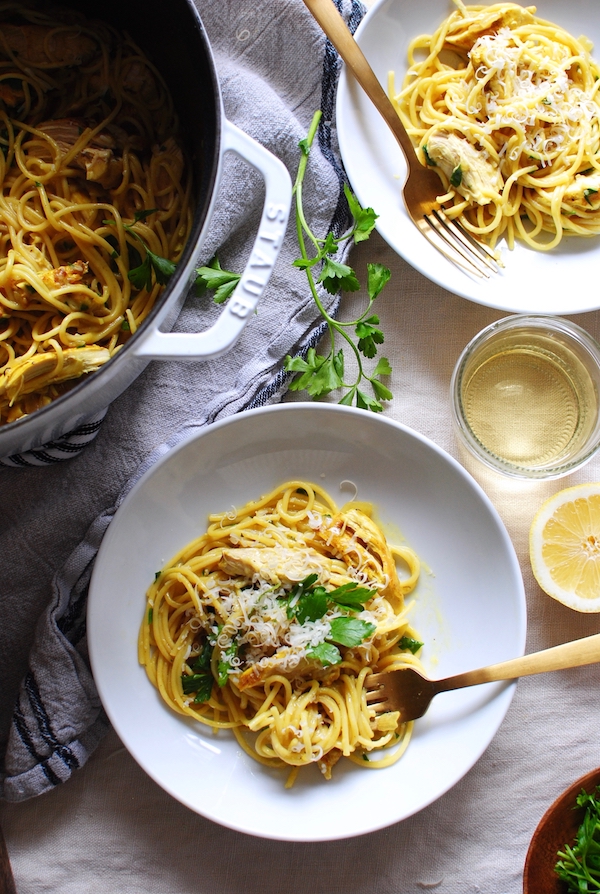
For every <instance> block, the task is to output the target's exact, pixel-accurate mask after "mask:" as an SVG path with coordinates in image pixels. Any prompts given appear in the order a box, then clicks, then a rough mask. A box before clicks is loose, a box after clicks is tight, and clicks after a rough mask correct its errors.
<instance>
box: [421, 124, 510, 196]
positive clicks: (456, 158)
mask: <svg viewBox="0 0 600 894" xmlns="http://www.w3.org/2000/svg"><path fill="white" fill-rule="evenodd" d="M427 155H428V156H429V158H430V159H431V161H432V162H435V164H436V165H438V166H439V167H440V168H441V170H442V171H443V172H444V174H445V175H446V177H447V178H448V180H450V178H451V177H452V175H453V173H454V171H456V170H457V169H458V168H460V182H459V183H458V185H456V186H455V187H454V188H455V189H456V191H457V192H458V193H460V195H461V196H464V197H465V198H466V199H470V200H471V201H473V202H477V204H478V205H487V204H488V203H489V202H490V201H491V200H492V197H493V196H495V195H496V196H497V194H498V193H499V192H501V190H502V185H503V181H502V175H501V174H500V171H499V170H498V169H497V168H496V167H495V166H494V165H493V164H492V163H491V162H490V161H488V160H487V159H486V158H485V156H484V154H483V152H480V151H478V150H477V149H476V148H475V146H472V145H471V143H469V141H468V140H465V139H463V138H462V137H459V136H458V135H457V134H454V133H448V132H447V131H444V130H439V131H436V133H433V134H431V136H430V137H429V139H428V141H427Z"/></svg>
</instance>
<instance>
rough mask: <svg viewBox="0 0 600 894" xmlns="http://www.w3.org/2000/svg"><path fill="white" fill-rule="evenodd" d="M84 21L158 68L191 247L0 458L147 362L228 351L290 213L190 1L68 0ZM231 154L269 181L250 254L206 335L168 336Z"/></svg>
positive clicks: (63, 426) (72, 421) (116, 390)
mask: <svg viewBox="0 0 600 894" xmlns="http://www.w3.org/2000/svg"><path fill="white" fill-rule="evenodd" d="M72 5H73V6H74V7H76V8H77V9H78V10H80V11H82V12H84V13H86V14H89V15H90V17H92V18H93V17H97V18H98V17H102V18H103V19H104V20H106V21H109V22H111V23H112V24H114V25H115V26H116V27H117V28H120V29H123V30H126V31H128V32H129V33H130V34H131V35H132V37H133V38H134V39H135V40H136V42H137V43H138V44H139V45H140V46H141V47H142V48H143V49H144V50H145V52H146V53H147V54H148V56H149V57H150V59H152V60H153V61H154V63H155V64H157V65H158V67H159V68H160V71H161V73H162V75H163V77H164V78H165V80H166V82H167V84H168V85H169V88H170V90H171V93H172V95H173V98H174V101H175V104H176V106H177V110H178V113H179V116H180V119H181V123H182V131H183V133H184V134H185V135H186V137H187V138H188V140H189V144H190V145H189V149H190V152H191V156H192V159H193V165H194V172H195V189H196V213H195V217H194V222H193V227H192V232H191V236H190V239H189V241H188V244H187V246H186V249H185V251H184V254H183V257H182V259H181V261H180V263H179V264H178V265H177V269H176V272H175V273H174V275H173V276H172V277H171V279H170V281H169V284H168V286H167V287H166V288H165V290H164V292H163V293H162V296H161V298H160V299H159V301H158V302H157V304H156V305H155V307H154V309H153V310H152V313H151V314H150V315H149V316H148V318H147V319H146V320H145V321H144V324H143V325H142V326H141V327H140V329H139V330H138V331H137V332H136V333H135V335H134V336H132V338H131V339H130V340H129V341H128V342H127V344H126V345H125V346H124V347H123V348H122V349H121V350H120V351H119V352H118V353H117V354H116V355H115V356H114V357H112V358H111V360H109V361H108V363H106V364H105V365H104V366H103V367H102V368H101V369H100V370H99V371H98V372H96V373H93V374H92V375H90V376H88V377H84V378H82V379H81V380H80V381H79V382H78V383H77V384H76V385H75V386H74V387H73V388H72V389H71V390H70V391H69V392H67V393H66V394H64V395H62V396H61V397H60V398H58V399H57V400H55V401H54V402H53V403H51V404H49V405H48V406H47V407H43V408H42V409H40V410H38V411H37V412H35V413H32V414H31V415H30V416H25V417H24V418H22V419H19V420H17V421H16V422H12V423H9V424H8V425H4V426H1V427H0V457H8V456H11V455H13V454H15V453H22V452H24V451H26V450H31V449H33V448H36V447H39V446H41V445H43V444H47V443H48V442H51V441H54V440H56V439H57V438H59V437H60V436H61V435H63V434H65V433H66V432H69V431H72V430H73V429H75V428H77V427H78V426H80V425H82V424H84V423H85V422H86V420H88V419H90V418H92V417H93V416H95V415H98V414H99V413H100V412H101V411H102V410H104V409H106V407H107V406H108V405H109V404H110V403H111V401H113V400H114V399H115V398H116V397H118V395H119V394H121V393H122V392H123V391H124V390H125V389H126V388H127V387H128V386H129V385H131V383H132V382H133V381H134V379H136V378H137V376H139V374H140V373H141V372H142V370H143V369H144V367H145V366H146V365H147V364H148V362H149V361H150V360H174V359H178V360H186V359H187V360H198V359H203V358H205V359H209V358H213V357H218V356H220V355H221V354H224V353H226V352H227V351H229V350H230V349H231V348H232V347H233V345H234V344H235V342H236V341H237V339H238V338H239V336H240V335H241V333H242V330H243V329H244V327H245V325H246V323H247V321H248V320H249V319H250V317H251V315H252V312H253V311H254V309H255V307H256V304H257V302H258V301H259V299H260V297H261V295H262V294H263V292H264V289H265V287H266V285H267V282H268V280H269V277H270V274H271V271H272V269H273V266H274V264H275V261H276V259H277V256H278V254H279V249H280V247H281V244H282V242H283V236H284V233H285V229H286V225H287V220H288V216H289V210H290V205H291V181H290V177H289V174H288V172H287V170H286V168H285V167H284V165H283V164H282V163H281V161H279V160H278V159H277V158H275V156H273V155H272V154H271V153H270V152H268V151H267V150H266V149H264V148H263V147H262V146H261V145H260V144H259V143H257V142H256V141H255V140H253V139H251V138H250V137H249V136H247V134H245V133H243V131H241V130H239V128H237V127H236V126H235V125H234V124H232V123H231V122H230V121H228V120H227V119H226V117H225V115H224V112H223V105H222V100H221V93H220V89H219V83H218V80H217V75H216V71H215V65H214V61H213V56H212V52H211V48H210V44H209V41H208V38H207V35H206V32H205V30H204V26H203V24H202V21H201V19H200V17H199V15H198V12H197V10H196V7H195V6H194V4H193V3H192V2H191V0H169V2H168V3H166V2H165V0H127V2H123V0H104V2H103V3H102V5H101V8H98V7H97V4H94V3H92V2H90V0H78V2H75V0H72ZM227 152H234V153H236V154H237V155H238V156H240V157H241V158H242V159H244V160H246V161H247V162H248V163H249V164H250V165H252V166H253V167H255V168H256V169H257V170H258V171H259V172H260V173H261V175H262V176H263V178H264V181H265V198H264V205H263V211H262V216H261V220H260V224H259V227H258V232H257V236H256V240H255V243H254V248H253V251H252V252H251V254H250V257H249V260H248V264H247V266H246V269H245V270H244V272H243V275H242V278H241V280H240V283H239V285H238V287H237V289H236V291H235V293H234V294H233V295H232V297H231V298H230V299H229V301H228V302H227V304H226V305H225V307H224V310H223V311H222V313H221V315H220V317H219V318H218V320H217V321H216V323H214V325H212V326H211V327H210V328H209V329H207V330H205V331H203V332H198V333H195V334H194V333H174V332H171V331H170V330H171V328H172V326H173V324H174V323H175V320H176V319H177V316H178V314H179V311H180V310H181V306H182V304H183V301H184V299H185V296H186V294H187V292H188V289H189V287H190V285H191V282H192V281H193V279H194V268H195V266H196V264H197V258H198V255H199V251H200V247H201V245H202V241H203V238H204V235H205V233H206V231H207V228H208V225H209V223H210V219H211V214H212V212H213V207H214V203H215V200H216V196H217V193H218V188H219V181H220V177H221V171H222V166H223V164H222V163H223V157H224V155H225V154H226V153H227Z"/></svg>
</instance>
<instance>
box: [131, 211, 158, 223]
mask: <svg viewBox="0 0 600 894" xmlns="http://www.w3.org/2000/svg"><path fill="white" fill-rule="evenodd" d="M156 211H158V208H143V209H142V210H141V211H136V212H134V215H133V220H134V223H137V222H138V220H141V221H142V222H143V221H145V220H146V219H147V218H148V217H150V215H151V214H154V213H155V212H156Z"/></svg>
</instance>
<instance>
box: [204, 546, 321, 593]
mask: <svg viewBox="0 0 600 894" xmlns="http://www.w3.org/2000/svg"><path fill="white" fill-rule="evenodd" d="M219 567H220V568H222V570H223V571H225V573H226V574H232V575H239V576H242V577H248V578H252V577H254V575H259V576H260V577H261V578H262V579H263V580H266V581H268V582H269V583H271V584H274V585H276V586H280V585H281V584H282V583H298V582H299V581H301V580H304V578H305V577H307V576H308V575H309V574H310V573H311V572H313V571H318V572H321V571H322V570H323V556H322V555H321V554H320V553H318V552H317V551H316V550H313V549H309V548H307V549H287V548H286V547H263V548H262V549H259V548H257V547H242V548H240V549H224V550H223V557H222V559H221V561H220V562H219Z"/></svg>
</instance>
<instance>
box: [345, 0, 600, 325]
mask: <svg viewBox="0 0 600 894" xmlns="http://www.w3.org/2000/svg"><path fill="white" fill-rule="evenodd" d="M453 9H455V6H454V4H453V3H452V2H451V0H379V2H377V3H375V4H374V6H373V7H372V8H371V9H370V10H369V12H368V13H367V15H366V16H365V18H364V20H363V21H362V22H361V24H360V26H359V28H358V30H357V32H356V39H357V40H358V43H359V44H360V46H361V48H362V50H363V52H364V53H365V55H366V57H367V59H368V60H369V62H370V63H371V66H372V68H373V70H374V71H375V74H376V75H377V77H378V78H379V81H380V83H381V84H382V86H383V87H384V89H386V90H387V79H388V72H390V71H394V72H395V76H396V86H397V87H398V86H400V85H401V84H402V81H403V78H404V75H405V73H406V69H407V57H406V51H407V48H408V45H409V43H410V41H411V40H412V38H413V37H415V36H417V35H418V34H424V33H425V34H431V33H432V32H433V31H435V29H436V28H437V27H438V25H440V24H441V22H442V21H443V19H444V18H446V16H448V15H449V14H450V12H451V11H452V10H453ZM537 14H538V15H539V16H540V17H541V18H544V19H547V20H550V21H553V22H555V23H556V24H559V25H561V26H562V27H563V28H566V29H567V30H568V31H570V32H571V33H572V34H574V35H575V36H579V35H581V34H585V35H586V36H587V37H589V38H590V39H591V40H592V41H593V42H594V44H595V46H596V48H597V51H598V53H600V4H599V3H598V0H568V2H565V0H540V2H539V4H538V6H537ZM596 58H598V56H596ZM337 125H338V134H339V144H340V150H341V154H342V159H343V162H344V166H345V168H346V171H347V173H348V177H349V179H350V183H351V185H352V188H353V190H354V192H355V193H356V196H357V198H358V200H359V201H360V203H361V204H362V205H363V206H364V207H369V206H370V207H371V208H373V209H374V210H375V211H376V212H377V214H379V219H378V220H377V229H378V231H379V233H380V234H381V235H382V236H383V238H384V239H385V240H386V242H387V243H388V244H389V245H390V246H391V247H392V248H393V249H394V250H395V251H396V252H397V253H398V254H399V255H400V256H401V257H403V258H404V259H405V260H406V261H408V263H409V264H411V265H412V266H413V267H415V268H416V269H417V270H419V271H420V272H421V273H422V274H424V276H426V277H428V278H429V279H430V280H432V281H433V282H435V283H438V285H440V286H443V287H444V288H445V289H448V291H450V292H454V293H455V294H457V295H461V296H462V297H464V298H468V299H470V300H471V301H475V302H477V303H478V304H484V305H488V306H489V307H495V308H498V309H500V310H507V311H515V312H518V313H554V314H572V313H580V312H583V311H589V310H595V309H597V308H599V307H600V287H599V285H598V277H597V271H598V270H599V269H600V237H591V238H573V237H571V238H564V239H563V240H562V242H561V244H560V245H559V246H558V247H557V248H556V249H555V250H553V251H550V252H539V251H535V250H533V249H530V248H527V247H526V246H524V245H520V244H519V245H517V246H516V247H515V249H514V250H513V251H509V250H508V249H507V248H506V246H505V244H504V243H501V246H500V247H501V248H502V258H503V261H504V264H505V269H504V270H503V271H502V272H501V273H500V274H499V275H497V276H492V277H491V278H490V279H489V280H479V279H477V280H476V279H474V278H471V277H470V276H469V275H468V274H466V273H463V272H461V271H460V270H459V269H458V268H457V267H455V266H454V265H453V264H452V263H451V262H450V261H448V260H446V259H445V258H444V257H443V255H441V254H440V253H439V252H438V251H436V249H435V248H433V247H432V246H431V245H430V244H429V242H428V241H427V240H426V239H425V238H424V237H423V236H422V235H421V234H420V233H419V231H418V230H417V228H416V227H415V225H414V224H413V223H412V221H411V220H410V218H409V216H408V214H407V212H406V210H405V208H404V204H403V201H402V185H403V183H404V180H405V179H406V163H405V161H404V157H403V155H402V153H401V151H400V149H399V147H398V144H397V143H396V141H395V139H394V137H393V136H392V134H391V132H390V131H389V129H388V127H387V125H386V124H385V122H384V121H383V119H382V118H381V116H380V115H379V113H378V112H377V111H376V110H375V107H374V106H373V105H372V103H371V102H370V100H369V99H367V97H366V95H365V94H364V93H363V91H362V90H361V88H360V87H358V85H357V84H356V82H355V81H354V80H353V79H352V76H348V75H347V72H346V70H345V69H344V70H343V71H342V75H341V78H340V83H339V88H338V95H337Z"/></svg>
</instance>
